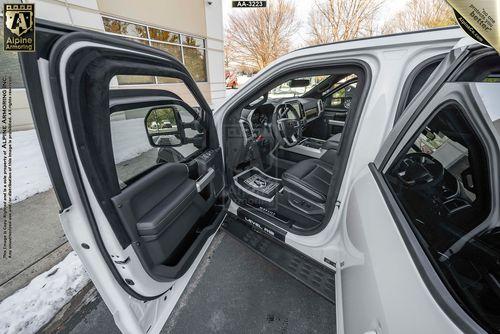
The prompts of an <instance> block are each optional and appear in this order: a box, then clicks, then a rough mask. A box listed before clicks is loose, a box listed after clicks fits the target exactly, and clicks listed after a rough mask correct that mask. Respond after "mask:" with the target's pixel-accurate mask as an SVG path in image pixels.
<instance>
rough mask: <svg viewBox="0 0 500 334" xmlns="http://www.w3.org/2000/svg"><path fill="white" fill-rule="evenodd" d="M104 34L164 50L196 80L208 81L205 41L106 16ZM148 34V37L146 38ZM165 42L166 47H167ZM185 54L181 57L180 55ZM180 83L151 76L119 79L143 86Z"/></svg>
mask: <svg viewBox="0 0 500 334" xmlns="http://www.w3.org/2000/svg"><path fill="white" fill-rule="evenodd" d="M102 20H103V23H104V29H105V31H106V32H109V33H114V34H120V35H123V37H124V38H127V39H129V40H132V41H134V42H138V43H142V44H145V45H150V46H152V47H155V48H158V49H161V50H164V51H166V52H168V53H170V54H171V55H173V56H174V57H175V58H177V59H178V60H179V61H181V62H182V63H183V64H184V65H185V66H186V68H187V69H188V71H189V73H190V74H191V75H192V76H193V78H194V79H195V81H199V82H200V81H201V82H206V81H207V69H206V66H207V64H206V63H207V61H206V51H205V49H204V48H205V44H206V43H205V40H204V39H203V38H197V37H193V36H187V35H182V38H181V35H180V34H178V33H174V32H171V31H167V30H162V29H158V28H153V27H147V26H145V25H141V24H135V23H130V22H125V21H122V20H118V19H113V18H109V17H103V18H102ZM148 33H149V36H148ZM167 43H168V44H167ZM170 43H174V44H181V43H182V45H184V46H182V49H181V46H180V45H174V44H170ZM183 53H184V56H183ZM178 82H181V81H179V80H177V79H173V78H159V77H158V78H156V81H155V78H154V77H152V76H128V75H120V76H118V84H120V85H144V84H155V83H160V84H165V83H178Z"/></svg>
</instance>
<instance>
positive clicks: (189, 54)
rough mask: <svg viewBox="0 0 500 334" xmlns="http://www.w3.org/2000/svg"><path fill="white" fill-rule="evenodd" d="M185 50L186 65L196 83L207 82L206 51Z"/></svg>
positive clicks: (184, 48)
mask: <svg viewBox="0 0 500 334" xmlns="http://www.w3.org/2000/svg"><path fill="white" fill-rule="evenodd" d="M183 50H184V64H185V65H186V68H187V69H188V71H189V73H190V74H191V75H192V76H193V78H194V80H195V81H207V69H206V61H205V50H203V49H195V48H186V47H183Z"/></svg>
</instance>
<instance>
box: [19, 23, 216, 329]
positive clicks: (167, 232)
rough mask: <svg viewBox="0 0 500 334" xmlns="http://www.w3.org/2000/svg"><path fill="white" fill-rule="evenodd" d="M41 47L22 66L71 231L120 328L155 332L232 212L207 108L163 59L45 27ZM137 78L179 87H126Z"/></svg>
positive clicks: (176, 65)
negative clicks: (228, 211)
mask: <svg viewBox="0 0 500 334" xmlns="http://www.w3.org/2000/svg"><path fill="white" fill-rule="evenodd" d="M36 38H37V39H36V43H37V45H36V50H37V51H36V53H22V54H21V55H20V60H21V65H22V71H23V75H24V79H25V83H26V87H27V91H28V95H29V100H30V105H31V110H32V114H33V119H34V121H35V124H36V129H37V132H38V136H39V140H40V144H41V146H42V150H43V153H44V157H45V161H46V164H47V167H48V170H49V174H50V176H51V180H52V184H53V186H54V189H55V191H56V194H57V198H58V201H59V204H60V207H61V211H60V219H61V223H62V225H63V228H64V231H65V233H66V235H67V238H68V240H69V242H70V244H71V245H72V247H73V248H74V249H75V251H76V252H77V253H78V255H79V257H80V259H81V260H82V262H83V264H84V266H85V268H86V269H87V271H88V273H89V275H90V277H91V279H92V281H93V282H94V284H95V286H96V287H97V289H98V291H99V292H100V294H101V295H102V297H103V299H104V301H105V303H106V304H107V306H108V307H109V309H110V310H111V313H112V314H113V316H114V318H115V321H116V323H117V325H118V327H119V328H120V329H121V330H122V331H123V332H126V333H146V332H147V333H157V332H159V331H160V330H161V328H162V326H163V324H164V322H165V321H166V319H167V318H168V315H169V314H170V312H171V310H172V309H173V307H174V305H175V303H176V302H177V300H178V298H179V296H180V294H181V293H182V291H183V289H184V287H185V286H186V284H187V282H188V280H189V278H190V277H191V275H192V273H193V271H194V269H195V267H196V265H197V264H198V263H199V262H200V260H201V257H202V256H203V253H204V252H205V250H206V249H207V247H208V245H209V243H210V241H211V240H212V237H213V235H214V233H215V232H216V230H217V228H218V227H219V225H220V223H221V222H222V220H223V218H224V214H225V208H224V205H223V203H222V201H221V200H220V195H221V193H222V190H223V188H224V181H223V175H222V172H223V167H222V154H221V150H220V147H219V143H218V139H217V135H216V133H215V127H214V124H213V119H212V115H211V110H210V108H209V106H208V104H207V102H206V101H205V100H204V98H203V96H202V95H201V93H200V91H199V89H198V88H197V86H196V84H195V82H194V81H193V79H192V78H191V76H190V75H189V73H188V71H187V70H186V68H185V67H184V66H183V65H182V64H181V63H180V62H179V61H177V60H176V59H175V58H174V57H173V56H171V55H169V54H167V53H165V52H163V51H160V50H157V49H153V48H150V47H148V46H144V45H141V44H139V43H136V42H133V41H128V40H125V39H122V38H119V37H113V36H108V35H105V34H102V33H97V32H90V31H85V30H78V29H75V28H73V27H67V26H63V25H59V24H54V23H50V22H46V21H39V22H38V24H37V35H36ZM141 80H153V82H154V83H156V84H162V83H174V84H173V85H164V86H161V88H162V89H160V88H158V87H160V86H158V85H157V86H152V87H156V88H157V89H123V88H124V86H123V83H131V82H132V83H138V82H142V81H141ZM172 86H175V87H181V88H180V89H181V92H182V94H176V93H174V92H171V91H167V90H168V87H172ZM179 95H181V96H182V97H183V98H180V96H179Z"/></svg>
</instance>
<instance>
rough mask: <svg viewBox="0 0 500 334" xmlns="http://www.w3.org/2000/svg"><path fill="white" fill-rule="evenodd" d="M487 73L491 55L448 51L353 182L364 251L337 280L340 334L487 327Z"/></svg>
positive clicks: (490, 226) (494, 65) (493, 90)
mask: <svg viewBox="0 0 500 334" xmlns="http://www.w3.org/2000/svg"><path fill="white" fill-rule="evenodd" d="M499 68H500V57H498V53H497V52H496V51H494V50H493V49H490V48H483V47H480V46H478V45H471V46H469V47H466V46H464V47H463V48H456V49H454V50H453V51H451V52H450V54H449V55H448V56H447V57H446V58H445V59H444V60H443V62H442V64H441V65H440V66H439V67H438V68H437V70H436V72H435V73H434V74H433V75H432V76H431V78H430V79H429V81H428V82H427V83H426V85H425V86H424V87H423V88H422V90H421V91H420V92H419V93H418V94H417V95H416V96H415V98H414V100H413V101H412V102H410V103H409V104H408V107H407V108H406V109H405V111H404V112H403V114H402V116H401V118H400V120H399V121H398V122H397V123H396V125H395V127H394V129H393V130H392V132H391V133H390V134H389V136H388V137H387V139H386V142H385V144H384V145H383V147H382V148H381V150H380V152H379V154H378V156H377V158H376V159H375V161H374V162H373V163H371V164H370V165H369V166H368V167H367V168H366V169H365V171H364V172H363V174H362V175H361V176H360V177H359V178H358V181H357V182H356V184H355V185H354V186H353V191H352V193H353V195H352V196H351V198H350V199H349V201H350V203H362V204H359V205H357V206H356V205H354V208H355V209H354V210H356V211H354V210H352V211H351V217H352V218H351V219H350V220H349V224H350V226H351V231H353V232H352V234H351V238H352V239H351V240H355V242H354V246H355V247H357V248H358V249H360V250H361V251H362V252H363V253H365V254H369V256H367V257H366V258H365V263H364V265H363V266H362V268H361V269H357V270H351V269H350V268H348V269H346V270H344V271H343V273H342V281H343V282H348V283H346V285H345V286H343V290H342V292H343V294H344V296H355V297H356V298H350V299H347V298H346V299H344V302H343V304H344V314H345V318H344V321H345V322H344V323H345V331H346V333H356V332H365V331H368V330H373V331H377V332H381V333H382V332H383V333H402V332H408V328H409V324H411V329H412V330H411V331H412V332H413V333H431V332H432V333H455V332H460V333H462V332H463V333H486V332H492V331H495V330H498V328H499V327H498V326H499V322H498V318H497V316H496V314H495V312H491V311H490V310H491V309H492V307H494V305H498V304H499V300H500V298H499V297H498V296H499V295H498V293H497V291H498V287H499V285H498V282H499V280H498V262H497V260H498V258H499V254H500V247H499V236H498V235H499V234H498V232H499V228H498V222H499V221H500V210H499V208H500V198H499V194H500V183H499V179H498V173H499V166H500V132H498V129H499V127H498V118H499V116H498V111H497V110H498V103H499V101H500V99H499V95H498V92H499V83H498V80H497V79H496V78H497V77H498V69H499ZM348 215H349V213H348ZM359 231H362V232H363V235H362V236H361V233H360V232H359ZM368 248H369V249H370V251H369V250H368ZM353 282H354V284H353ZM374 287H376V288H374ZM370 289H371V290H370ZM375 289H378V292H379V293H373V291H374V290H375ZM384 296H385V297H384ZM387 296H390V298H387ZM359 300H363V303H364V304H363V305H364V312H359ZM357 302H358V304H357ZM374 324H375V325H374Z"/></svg>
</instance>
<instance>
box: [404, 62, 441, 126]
mask: <svg viewBox="0 0 500 334" xmlns="http://www.w3.org/2000/svg"><path fill="white" fill-rule="evenodd" d="M445 57H446V53H443V54H439V55H436V56H433V57H430V58H427V59H426V60H424V61H423V62H421V63H420V64H418V65H417V66H415V68H414V69H413V70H412V71H411V72H410V74H409V75H408V78H407V79H406V81H405V83H404V85H403V90H402V91H401V97H400V98H399V102H398V107H397V108H396V115H395V116H394V124H395V123H396V122H397V121H398V119H399V117H400V116H401V114H402V113H403V111H404V109H405V108H406V106H407V105H408V103H409V102H410V101H408V97H409V95H410V90H411V88H412V87H413V83H414V81H415V79H416V78H417V76H418V75H419V74H420V72H422V71H423V70H424V69H425V68H427V66H430V65H431V64H434V63H438V62H441V61H443V59H444V58H445ZM438 66H439V64H438Z"/></svg>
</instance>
